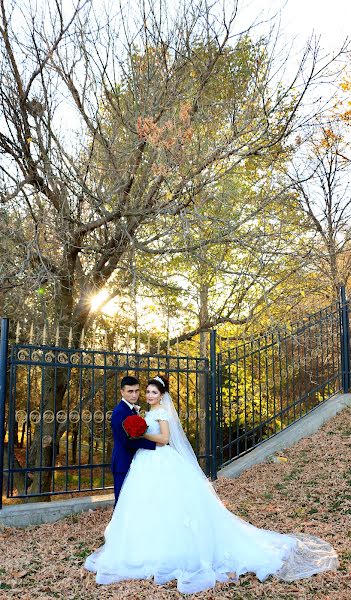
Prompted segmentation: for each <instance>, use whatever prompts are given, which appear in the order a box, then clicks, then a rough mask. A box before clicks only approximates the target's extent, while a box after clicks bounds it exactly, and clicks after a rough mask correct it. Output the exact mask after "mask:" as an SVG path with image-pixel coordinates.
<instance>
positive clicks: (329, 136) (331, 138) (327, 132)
mask: <svg viewBox="0 0 351 600" xmlns="http://www.w3.org/2000/svg"><path fill="white" fill-rule="evenodd" d="M322 135H323V137H322V139H321V142H320V146H321V147H322V148H332V147H333V146H334V145H335V144H336V143H337V142H340V141H341V140H342V137H341V136H340V135H337V134H336V133H335V132H334V131H333V130H332V129H324V130H323V134H322Z"/></svg>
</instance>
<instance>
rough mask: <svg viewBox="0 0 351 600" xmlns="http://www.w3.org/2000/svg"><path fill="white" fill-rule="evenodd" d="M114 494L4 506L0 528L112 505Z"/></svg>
mask: <svg viewBox="0 0 351 600" xmlns="http://www.w3.org/2000/svg"><path fill="white" fill-rule="evenodd" d="M114 499H115V497H114V494H108V495H104V496H84V497H83V498H68V499H66V500H54V501H52V502H33V503H28V504H14V505H12V506H4V507H3V509H2V510H0V528H3V527H27V526H28V525H41V524H42V523H52V522H53V521H58V520H59V519H63V517H67V516H68V515H73V514H76V513H81V512H83V511H86V510H89V509H95V508H103V507H105V506H113V504H114Z"/></svg>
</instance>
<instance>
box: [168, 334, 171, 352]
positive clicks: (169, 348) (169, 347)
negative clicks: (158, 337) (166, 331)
mask: <svg viewBox="0 0 351 600" xmlns="http://www.w3.org/2000/svg"><path fill="white" fill-rule="evenodd" d="M170 350H171V346H170V343H169V336H168V337H167V354H169V353H170Z"/></svg>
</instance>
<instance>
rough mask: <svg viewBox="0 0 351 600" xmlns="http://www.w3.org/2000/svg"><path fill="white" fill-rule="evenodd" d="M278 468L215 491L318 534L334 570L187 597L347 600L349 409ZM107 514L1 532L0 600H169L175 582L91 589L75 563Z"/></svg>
mask: <svg viewBox="0 0 351 600" xmlns="http://www.w3.org/2000/svg"><path fill="white" fill-rule="evenodd" d="M283 455H284V456H285V457H286V458H287V461H286V462H282V463H266V464H264V465H257V466H255V467H253V468H252V469H250V470H249V471H247V472H246V473H244V474H243V475H242V476H241V477H240V478H238V479H236V480H228V479H226V480H224V479H221V480H219V481H218V482H217V483H216V489H217V491H218V492H219V494H220V496H221V498H222V499H223V501H224V502H225V504H226V505H227V507H228V508H229V509H230V510H232V511H233V512H235V513H236V514H238V515H239V516H241V517H243V518H244V519H245V520H247V521H250V522H251V523H253V524H254V525H256V526H258V527H265V528H269V529H275V530H277V531H281V532H285V533H289V532H306V533H312V534H315V535H318V536H320V537H322V538H324V539H326V540H328V541H329V542H331V544H332V545H333V546H334V548H335V549H336V550H337V552H338V554H339V557H340V568H339V570H338V571H337V572H336V573H331V572H330V573H325V574H322V575H317V576H315V577H311V578H310V579H307V580H303V581H299V582H296V583H292V584H287V583H283V582H279V581H277V580H276V579H274V578H269V579H268V580H267V581H266V582H264V583H260V582H259V581H258V580H257V579H256V578H255V577H254V576H253V575H246V576H243V577H241V579H240V583H238V584H220V585H217V586H216V588H215V590H211V591H207V592H202V593H199V594H194V595H191V596H187V598H189V599H195V598H196V599H202V600H220V599H222V600H224V599H230V600H236V599H242V600H254V599H256V598H271V599H272V600H273V599H274V600H293V599H298V600H307V599H308V600H310V599H311V600H334V599H335V600H336V599H338V600H339V599H340V600H349V599H350V598H351V523H350V512H351V510H350V506H351V491H350V484H351V471H350V465H351V410H350V409H346V410H344V411H343V412H342V413H340V414H339V415H338V416H337V417H335V418H334V419H333V420H331V421H330V422H329V423H328V424H327V425H325V426H324V427H323V429H321V430H320V431H319V432H318V433H316V434H315V435H313V436H312V437H310V438H307V439H305V440H302V441H300V442H299V443H298V444H296V445H295V446H294V447H293V448H291V449H289V450H286V451H285V452H284V453H283ZM110 516H111V509H104V510H96V511H94V512H88V513H85V514H83V515H80V516H74V517H69V518H66V519H64V520H63V521H61V522H58V523H54V524H48V525H42V526H40V527H29V528H27V529H6V530H4V531H3V532H2V533H1V534H0V539H1V545H2V551H3V554H2V557H1V561H0V598H1V599H3V598H4V599H5V598H6V600H10V599H18V600H34V599H36V598H40V599H42V600H44V599H47V600H49V599H52V598H60V599H61V600H97V599H99V600H107V599H111V600H142V599H143V600H176V599H179V598H185V596H182V595H181V594H179V592H178V591H177V589H176V587H175V583H174V582H171V583H169V584H167V585H164V586H156V585H154V584H153V583H152V582H149V581H141V582H140V581H130V582H123V583H119V584H115V585H111V586H97V585H96V584H95V580H94V576H93V574H91V573H87V572H86V571H85V570H84V569H83V568H82V564H83V562H84V558H85V556H86V555H87V554H89V553H90V552H91V551H92V550H93V549H95V548H96V547H97V546H99V545H100V544H101V543H102V541H103V531H104V528H105V526H106V524H107V522H108V520H109V518H110Z"/></svg>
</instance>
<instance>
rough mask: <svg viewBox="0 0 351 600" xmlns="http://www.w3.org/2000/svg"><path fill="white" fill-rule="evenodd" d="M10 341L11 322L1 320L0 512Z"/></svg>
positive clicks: (0, 504) (0, 505)
mask: <svg viewBox="0 0 351 600" xmlns="http://www.w3.org/2000/svg"><path fill="white" fill-rule="evenodd" d="M8 339H9V320H8V319H1V337H0V510H1V509H2V485H3V470H4V437H5V436H4V434H5V402H6V378H7V348H8Z"/></svg>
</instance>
